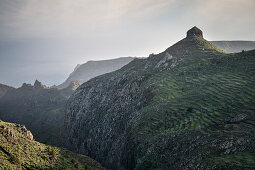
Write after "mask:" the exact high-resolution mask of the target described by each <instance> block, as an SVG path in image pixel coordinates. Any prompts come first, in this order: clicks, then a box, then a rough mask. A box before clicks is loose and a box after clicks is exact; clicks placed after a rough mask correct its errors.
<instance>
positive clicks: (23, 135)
mask: <svg viewBox="0 0 255 170" xmlns="http://www.w3.org/2000/svg"><path fill="white" fill-rule="evenodd" d="M0 167H1V169H59V170H60V169H61V170H62V169H91V170H92V169H93V170H96V169H103V168H102V166H101V165H100V164H99V163H97V162H96V161H94V160H93V159H90V158H88V157H86V156H82V155H78V154H74V153H72V152H70V151H68V150H65V149H61V148H57V147H52V146H50V145H45V144H41V143H39V142H36V141H35V140H34V139H33V135H32V133H31V132H30V131H29V130H27V129H26V127H25V126H23V125H19V124H14V123H7V122H3V121H0Z"/></svg>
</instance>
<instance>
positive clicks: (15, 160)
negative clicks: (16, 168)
mask: <svg viewBox="0 0 255 170" xmlns="http://www.w3.org/2000/svg"><path fill="white" fill-rule="evenodd" d="M9 161H10V162H11V163H12V164H15V165H19V164H20V161H19V159H18V158H17V157H15V156H14V155H11V156H10V158H9Z"/></svg>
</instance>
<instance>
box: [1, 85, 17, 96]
mask: <svg viewBox="0 0 255 170" xmlns="http://www.w3.org/2000/svg"><path fill="white" fill-rule="evenodd" d="M12 89H14V88H13V87H10V86H7V85H4V84H0V98H1V97H2V96H4V95H5V93H6V92H8V91H9V90H12Z"/></svg>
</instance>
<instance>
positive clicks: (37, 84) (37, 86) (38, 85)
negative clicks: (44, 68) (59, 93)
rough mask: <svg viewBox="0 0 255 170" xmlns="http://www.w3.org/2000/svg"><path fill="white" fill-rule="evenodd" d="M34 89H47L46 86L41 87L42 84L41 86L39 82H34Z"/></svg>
mask: <svg viewBox="0 0 255 170" xmlns="http://www.w3.org/2000/svg"><path fill="white" fill-rule="evenodd" d="M34 87H35V88H47V86H45V85H43V84H42V83H41V82H40V81H38V80H35V83H34Z"/></svg>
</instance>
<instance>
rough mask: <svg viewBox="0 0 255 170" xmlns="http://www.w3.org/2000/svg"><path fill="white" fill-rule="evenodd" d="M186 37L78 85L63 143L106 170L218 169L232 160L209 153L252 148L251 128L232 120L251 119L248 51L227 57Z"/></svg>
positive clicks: (250, 59) (254, 59)
mask: <svg viewBox="0 0 255 170" xmlns="http://www.w3.org/2000/svg"><path fill="white" fill-rule="evenodd" d="M187 34H188V37H186V38H184V39H183V40H181V41H179V42H178V43H176V44H175V45H173V46H171V47H170V48H168V49H167V50H165V51H164V52H162V53H160V54H158V55H154V54H152V55H150V57H148V58H146V59H135V60H133V61H132V62H130V63H129V64H127V65H126V66H124V67H123V68H121V69H120V70H117V71H115V72H112V73H108V74H105V75H101V76H98V77H96V78H93V79H91V80H89V81H88V82H86V83H84V84H82V85H81V86H80V87H79V88H78V89H77V90H76V91H75V92H74V94H73V95H72V97H71V98H70V99H69V100H68V103H67V106H66V118H65V125H66V131H67V135H68V138H67V142H68V146H69V148H72V149H73V150H75V151H76V152H80V153H83V154H87V155H89V156H91V157H92V158H94V159H96V160H98V161H99V162H101V163H102V164H103V165H104V166H106V167H107V168H108V169H135V168H136V169H157V168H158V169H217V168H218V169H219V168H222V169H224V168H228V167H232V166H234V167H235V166H236V165H235V164H230V163H229V162H226V165H225V164H224V165H221V164H220V165H219V164H217V162H213V161H214V160H217V159H216V158H215V159H212V160H211V158H214V157H219V158H221V157H224V156H225V154H236V153H239V152H246V151H247V152H248V151H249V152H254V151H255V146H254V145H255V144H253V143H252V142H251V141H252V140H251V139H254V138H255V137H254V135H253V134H254V131H255V127H254V125H251V124H249V123H241V122H238V121H239V120H242V122H245V121H254V119H255V118H254V116H253V115H254V111H253V110H252V108H253V105H255V103H254V102H255V100H253V99H254V97H255V96H254V93H252V91H253V90H254V86H253V85H254V83H255V79H254V78H253V77H254V63H255V57H254V56H255V51H252V52H250V53H245V54H243V55H241V54H236V55H234V56H233V55H229V54H225V53H222V52H221V50H219V49H218V48H217V47H216V46H215V45H213V44H212V43H210V42H208V41H206V40H204V39H203V35H202V33H201V32H200V31H199V30H198V29H197V28H192V29H191V31H189V32H188V33H187ZM190 37H195V38H190ZM240 63H242V64H240ZM244 65H245V67H244ZM237 82H238V83H237ZM251 89H252V90H251ZM244 98H245V99H247V100H243V99H244ZM232 108H234V109H232ZM243 112H245V115H246V117H242V119H239V117H240V116H237V115H239V114H240V113H243ZM248 115H249V116H248ZM235 117H238V118H236V119H233V118H235ZM230 120H231V122H230ZM230 124H231V126H229V125H230ZM225 125H227V126H225ZM233 127H234V130H235V129H238V131H234V130H233V129H232V128H233ZM246 132H247V133H246ZM241 138H242V139H241ZM240 141H241V142H240ZM219 153H220V154H219ZM217 154H219V155H217ZM215 155H216V156H215ZM227 156H231V155H227ZM201 162H205V163H204V164H203V163H201ZM207 162H213V163H212V164H211V165H210V164H207Z"/></svg>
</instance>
